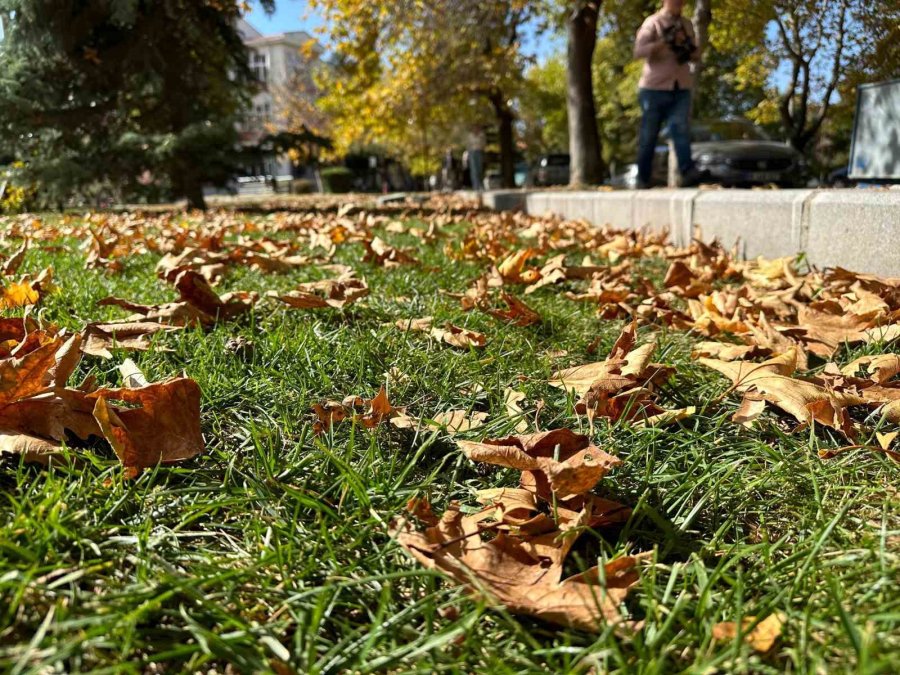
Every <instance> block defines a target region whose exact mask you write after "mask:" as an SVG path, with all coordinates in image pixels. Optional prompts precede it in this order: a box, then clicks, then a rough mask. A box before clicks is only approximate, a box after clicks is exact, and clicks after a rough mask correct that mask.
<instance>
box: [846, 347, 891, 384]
mask: <svg viewBox="0 0 900 675" xmlns="http://www.w3.org/2000/svg"><path fill="white" fill-rule="evenodd" d="M859 371H864V372H866V373H867V374H868V376H869V377H870V378H871V379H872V381H873V382H875V383H877V384H884V383H885V382H887V381H888V380H890V379H892V378H894V377H895V376H896V375H897V374H898V373H900V356H897V355H896V354H878V355H875V356H863V357H860V358H858V359H856V360H855V361H853V362H851V363H848V364H847V365H846V366H844V367H843V368H841V372H842V373H843V374H844V375H848V376H850V377H854V376H855V375H856V373H857V372H859Z"/></svg>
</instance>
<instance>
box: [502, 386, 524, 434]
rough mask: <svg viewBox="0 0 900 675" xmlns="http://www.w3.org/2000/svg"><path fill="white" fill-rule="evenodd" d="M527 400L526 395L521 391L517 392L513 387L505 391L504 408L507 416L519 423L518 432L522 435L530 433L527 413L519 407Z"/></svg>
mask: <svg viewBox="0 0 900 675" xmlns="http://www.w3.org/2000/svg"><path fill="white" fill-rule="evenodd" d="M524 400H525V394H523V393H522V392H521V391H516V390H515V389H512V388H511V387H507V388H506V389H505V390H504V391H503V407H504V408H505V409H506V414H507V415H508V416H509V417H511V418H513V419H516V418H518V419H519V421H518V422H517V423H516V431H517V432H518V433H520V434H524V433H525V432H526V431H528V421H527V420H526V419H525V411H524V410H522V408H521V406H520V405H519V404H520V403H521V402H522V401H524Z"/></svg>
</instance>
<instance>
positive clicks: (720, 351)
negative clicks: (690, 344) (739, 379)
mask: <svg viewBox="0 0 900 675" xmlns="http://www.w3.org/2000/svg"><path fill="white" fill-rule="evenodd" d="M771 355H772V351H771V350H770V349H768V348H766V347H760V346H757V345H733V344H726V343H724V342H698V343H697V344H695V345H694V350H693V351H692V352H691V358H694V359H699V358H704V357H706V358H713V359H719V360H721V361H744V360H747V359H755V358H758V357H763V356H765V357H767V356H771Z"/></svg>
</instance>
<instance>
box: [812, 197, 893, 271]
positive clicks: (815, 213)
mask: <svg viewBox="0 0 900 675" xmlns="http://www.w3.org/2000/svg"><path fill="white" fill-rule="evenodd" d="M804 249H805V250H806V254H807V255H808V256H809V259H810V260H811V261H813V262H814V263H815V264H816V265H820V266H822V267H845V268H847V269H850V270H859V271H864V272H869V273H870V274H879V275H881V276H900V191H896V190H891V191H883V190H878V191H876V190H834V191H822V192H820V193H819V194H817V195H815V196H814V197H813V199H812V200H811V201H810V203H809V231H808V233H807V241H806V243H805V246H804Z"/></svg>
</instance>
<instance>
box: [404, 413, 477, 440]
mask: <svg viewBox="0 0 900 675" xmlns="http://www.w3.org/2000/svg"><path fill="white" fill-rule="evenodd" d="M487 418H488V414H487V413H485V412H473V413H470V412H469V411H468V410H450V411H448V412H445V413H439V414H437V415H435V416H434V419H432V420H428V419H423V420H421V424H420V420H418V419H417V418H415V417H410V416H409V415H406V414H403V415H399V416H397V417H394V418H392V419H391V424H393V425H394V426H395V427H397V428H398V429H420V428H422V424H424V426H425V427H427V428H430V429H443V430H445V431H446V432H447V433H448V434H450V435H451V436H455V435H456V434H461V433H465V432H467V431H472V430H473V429H477V428H478V427H481V426H483V425H484V422H485V420H486V419H487Z"/></svg>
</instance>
